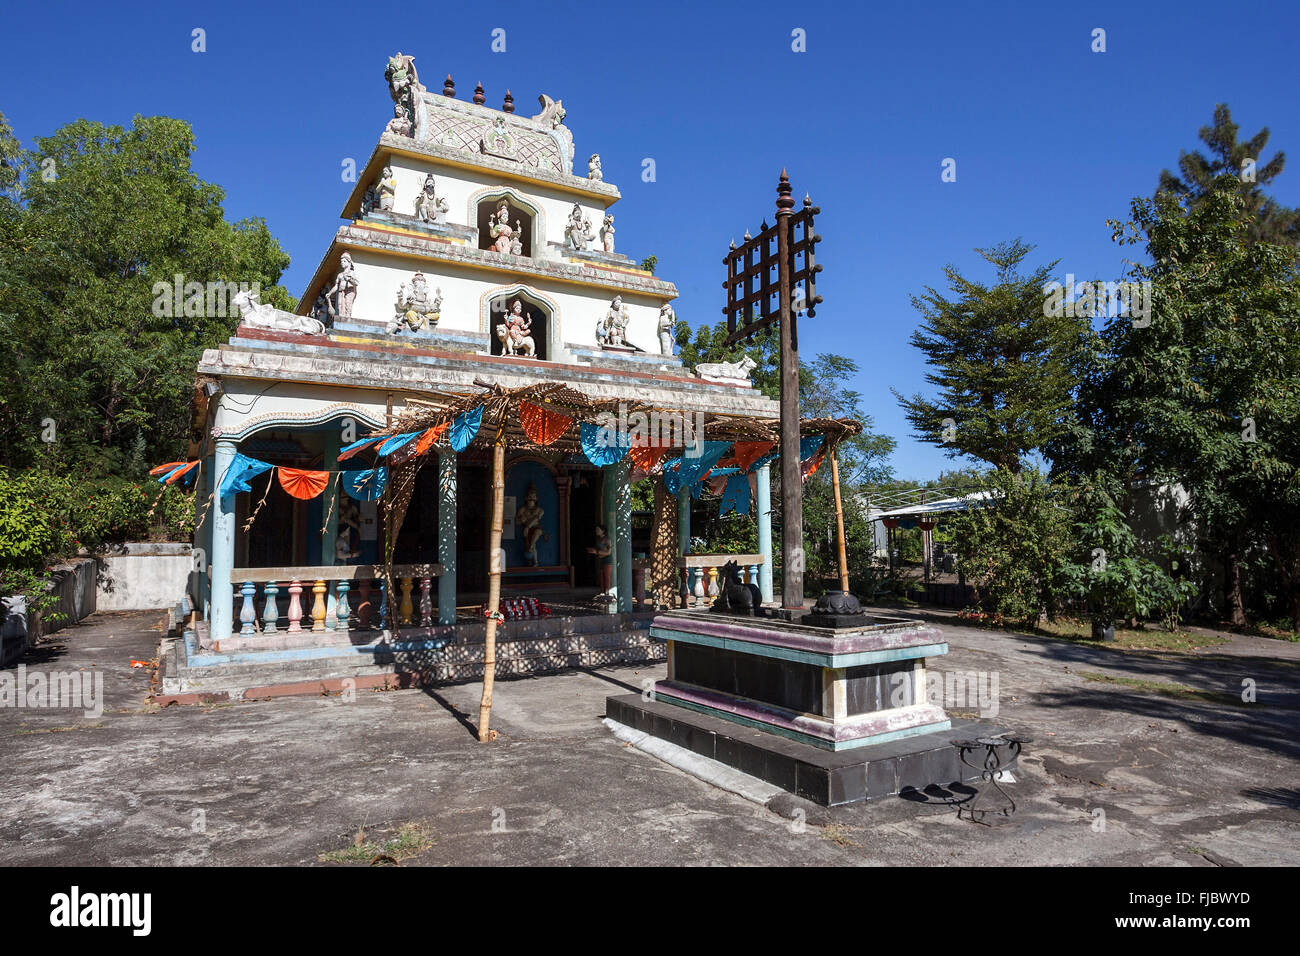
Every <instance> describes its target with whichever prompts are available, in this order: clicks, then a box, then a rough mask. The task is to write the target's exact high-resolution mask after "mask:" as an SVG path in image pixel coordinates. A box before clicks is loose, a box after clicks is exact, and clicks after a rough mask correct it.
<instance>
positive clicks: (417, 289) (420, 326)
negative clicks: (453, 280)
mask: <svg viewBox="0 0 1300 956" xmlns="http://www.w3.org/2000/svg"><path fill="white" fill-rule="evenodd" d="M441 312H442V290H441V289H438V290H436V291H435V292H434V294H433V295H432V296H431V295H429V280H428V279H426V278H425V277H424V273H423V272H416V273H415V275H414V276H412V277H411V283H410V285H409V286H408V285H407V284H406V283H405V282H403V283H402V284H401V285H400V286H398V288H397V315H396V317H395V318H394V319H393V321H392V322H390V323H389V325H388V330H389V331H390V332H399V331H402V330H403V329H409V330H410V331H412V332H424V331H428V330H429V329H431V328H432V327H433V326H435V325H437V324H438V318H439V316H440V315H441Z"/></svg>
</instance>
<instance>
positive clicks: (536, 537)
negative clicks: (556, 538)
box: [515, 484, 550, 567]
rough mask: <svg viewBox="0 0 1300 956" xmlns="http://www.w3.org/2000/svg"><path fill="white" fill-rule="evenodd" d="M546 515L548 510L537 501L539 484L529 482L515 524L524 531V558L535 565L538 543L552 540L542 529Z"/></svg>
mask: <svg viewBox="0 0 1300 956" xmlns="http://www.w3.org/2000/svg"><path fill="white" fill-rule="evenodd" d="M545 516H546V511H545V510H544V509H543V508H542V507H541V505H539V504H538V503H537V486H536V485H534V484H529V485H528V490H527V491H526V492H524V504H523V507H522V508H519V509H517V510H516V511H515V524H516V525H518V526H519V530H520V531H521V532H522V537H523V543H524V558H525V559H526V560H527V561H528V563H529V564H530V565H533V566H534V567H535V566H536V565H537V545H538V543H539V542H542V541H549V540H550V535H548V534H547V533H546V532H545V531H543V530H542V518H544V517H545Z"/></svg>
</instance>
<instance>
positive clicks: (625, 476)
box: [614, 458, 634, 614]
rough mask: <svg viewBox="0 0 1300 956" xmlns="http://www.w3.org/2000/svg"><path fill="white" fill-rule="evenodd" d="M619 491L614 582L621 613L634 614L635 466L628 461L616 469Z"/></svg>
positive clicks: (615, 533) (617, 491)
mask: <svg viewBox="0 0 1300 956" xmlns="http://www.w3.org/2000/svg"><path fill="white" fill-rule="evenodd" d="M614 474H615V475H616V481H617V488H616V496H615V511H616V514H615V519H614V528H615V532H614V580H615V581H616V582H617V587H618V609H619V612H620V613H622V614H630V613H631V612H632V609H633V606H634V602H633V600H632V599H633V596H634V595H633V594H632V481H631V476H632V463H631V462H630V461H629V460H628V459H627V458H624V459H623V460H622V461H620V462H619V463H618V464H617V465H615V466H614Z"/></svg>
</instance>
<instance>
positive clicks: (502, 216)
mask: <svg viewBox="0 0 1300 956" xmlns="http://www.w3.org/2000/svg"><path fill="white" fill-rule="evenodd" d="M517 221H518V220H516V222H517ZM488 235H490V236H491V237H492V239H493V240H494V242H493V243H492V248H493V249H495V250H496V251H497V252H509V251H510V247H511V245H512V244H513V243H512V242H511V240H512V239H513V238H514V235H515V230H514V229H512V228H510V207H509V206H508V205H507V204H506V201H505V200H504V199H503V200H501V201H500V202H499V203H497V211H496V215H494V216H493V217H492V224H491V225H490V226H489V227H488Z"/></svg>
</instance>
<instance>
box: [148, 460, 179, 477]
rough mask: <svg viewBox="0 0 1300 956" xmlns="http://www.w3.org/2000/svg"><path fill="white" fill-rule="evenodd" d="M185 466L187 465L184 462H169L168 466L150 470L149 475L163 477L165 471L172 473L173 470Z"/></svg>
mask: <svg viewBox="0 0 1300 956" xmlns="http://www.w3.org/2000/svg"><path fill="white" fill-rule="evenodd" d="M183 464H185V462H183V461H169V462H167V464H165V465H159V466H158V467H157V468H150V469H149V474H151V475H161V474H162V473H163V472H164V471H171V470H172V469H173V468H179V467H180V466H181V465H183Z"/></svg>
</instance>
